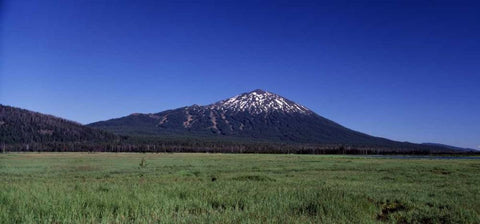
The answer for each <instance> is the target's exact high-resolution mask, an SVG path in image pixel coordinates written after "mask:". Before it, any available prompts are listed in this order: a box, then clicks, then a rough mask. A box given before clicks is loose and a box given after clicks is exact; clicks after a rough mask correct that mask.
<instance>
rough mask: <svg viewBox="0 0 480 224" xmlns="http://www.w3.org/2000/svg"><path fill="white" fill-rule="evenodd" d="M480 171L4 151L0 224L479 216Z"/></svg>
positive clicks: (451, 163) (273, 158) (448, 165)
mask: <svg viewBox="0 0 480 224" xmlns="http://www.w3.org/2000/svg"><path fill="white" fill-rule="evenodd" d="M142 160H143V162H142ZM479 174H480V160H425V159H413V160H401V159H382V158H361V157H352V156H317V155H254V154H126V153H118V154H108V153H97V154H88V153H42V154H38V153H27V154H2V155H0V189H1V190H0V223H99V222H103V223H173V222H175V223H381V222H388V223H398V222H400V223H480V187H479V186H480V175H479Z"/></svg>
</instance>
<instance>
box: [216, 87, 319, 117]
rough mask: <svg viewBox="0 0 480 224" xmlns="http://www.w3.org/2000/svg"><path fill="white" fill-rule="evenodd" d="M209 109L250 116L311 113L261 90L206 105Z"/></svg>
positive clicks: (302, 107) (300, 106) (304, 108)
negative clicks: (277, 113)
mask: <svg viewBox="0 0 480 224" xmlns="http://www.w3.org/2000/svg"><path fill="white" fill-rule="evenodd" d="M207 108H209V109H216V110H225V111H233V112H245V111H246V112H249V113H252V114H260V113H269V112H273V111H280V112H285V113H302V114H311V113H313V112H312V111H311V110H309V109H308V108H306V107H304V106H302V105H300V104H297V103H295V102H293V101H290V100H288V99H285V98H283V97H281V96H279V95H277V94H274V93H270V92H267V91H263V90H254V91H252V92H249V93H244V94H240V95H237V96H234V97H232V98H229V99H226V100H222V101H219V102H217V103H214V104H211V105H208V106H207Z"/></svg>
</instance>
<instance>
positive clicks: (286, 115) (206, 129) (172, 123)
mask: <svg viewBox="0 0 480 224" xmlns="http://www.w3.org/2000/svg"><path fill="white" fill-rule="evenodd" d="M88 126H90V127H94V128H99V129H102V130H106V131H110V132H113V133H116V134H121V135H149V136H183V137H185V136H188V137H202V136H203V137H218V138H238V139H249V140H263V141H276V142H292V143H319V144H348V145H375V146H389V147H390V146H395V147H411V146H413V145H414V144H410V143H401V142H395V141H391V140H388V139H384V138H378V137H373V136H370V135H367V134H363V133H360V132H357V131H354V130H351V129H348V128H346V127H343V126H341V125H339V124H337V123H335V122H333V121H331V120H328V119H326V118H324V117H322V116H320V115H318V114H316V113H315V112H313V111H312V110H310V109H308V108H307V107H305V106H302V105H300V104H297V103H295V102H293V101H291V100H289V99H286V98H284V97H282V96H279V95H277V94H274V93H271V92H267V91H263V90H260V89H257V90H254V91H251V92H248V93H243V94H240V95H237V96H234V97H232V98H229V99H225V100H221V101H218V102H216V103H213V104H210V105H205V106H199V105H192V106H187V107H181V108H177V109H173V110H167V111H163V112H159V113H149V114H142V113H135V114H131V115H129V116H126V117H121V118H116V119H111V120H107V121H100V122H95V123H92V124H89V125H88Z"/></svg>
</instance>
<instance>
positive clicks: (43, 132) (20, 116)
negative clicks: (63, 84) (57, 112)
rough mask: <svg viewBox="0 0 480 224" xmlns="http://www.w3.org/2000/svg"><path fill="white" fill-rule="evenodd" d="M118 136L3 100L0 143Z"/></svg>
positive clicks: (100, 139) (92, 139)
mask: <svg viewBox="0 0 480 224" xmlns="http://www.w3.org/2000/svg"><path fill="white" fill-rule="evenodd" d="M116 138H118V137H117V136H115V135H114V134H111V133H108V132H106V131H102V130H98V129H94V128H90V127H86V126H83V125H81V124H79V123H76V122H73V121H69V120H66V119H63V118H58V117H55V116H52V115H46V114H41V113H37V112H33V111H29V110H25V109H20V108H16V107H11V106H5V105H1V104H0V143H3V144H21V143H46V142H104V141H111V140H114V139H116Z"/></svg>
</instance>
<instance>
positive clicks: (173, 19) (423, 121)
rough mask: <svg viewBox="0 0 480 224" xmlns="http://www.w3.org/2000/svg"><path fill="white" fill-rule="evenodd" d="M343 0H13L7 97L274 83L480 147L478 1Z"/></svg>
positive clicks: (315, 106) (205, 98) (176, 99)
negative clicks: (270, 0) (166, 0)
mask: <svg viewBox="0 0 480 224" xmlns="http://www.w3.org/2000/svg"><path fill="white" fill-rule="evenodd" d="M0 2H1V0H0ZM332 2H335V4H334V3H332ZM332 2H330V3H318V1H312V2H308V1H300V2H299V1H292V2H290V3H288V2H282V3H280V2H279V1H274V2H266V1H258V2H254V1H251V2H247V3H246V2H245V1H236V2H233V1H218V2H213V1H202V2H201V1H197V2H189V1H176V2H169V3H166V2H164V1H128V2H127V1H113V0H112V1H106V0H105V1H81V0H72V1H69V0H59V1H47V0H42V1H40V0H39V1H27V0H20V1H18V0H3V5H2V6H1V8H0V10H1V11H0V12H1V17H0V19H1V36H0V37H1V45H0V46H1V48H0V49H1V51H0V63H1V67H0V69H1V70H0V72H1V73H0V103H2V104H7V105H12V106H17V107H22V108H27V109H30V110H34V111H39V112H42V113H48V114H53V115H56V116H60V117H64V118H67V119H71V120H75V121H79V122H81V123H90V122H94V121H98V120H105V119H109V118H114V117H119V116H125V115H128V114H130V113H133V112H159V111H163V110H165V109H172V108H177V107H181V106H185V105H191V104H201V105H203V104H209V103H212V102H215V101H217V100H221V99H224V98H227V97H231V96H233V95H236V94H238V93H242V92H246V91H250V90H253V89H257V88H261V89H265V90H268V91H271V92H274V93H278V94H280V95H282V96H285V97H287V98H289V99H291V100H293V101H296V102H297V103H300V104H303V105H305V106H307V107H309V108H310V109H312V110H314V111H315V112H317V113H318V114H320V115H322V116H324V117H327V118H329V119H332V120H334V121H336V122H338V123H340V124H342V125H344V126H347V127H349V128H352V129H355V130H359V131H362V132H365V133H368V134H372V135H376V136H382V137H387V138H391V139H395V140H400V141H411V142H440V143H445V144H452V145H457V146H465V147H471V148H477V147H479V146H480V13H479V12H480V6H479V5H475V4H474V3H473V1H472V2H459V1H451V2H435V1H427V2H420V1H398V2H385V1H375V2H361V1H355V2H353V1H351V2H343V3H338V1H332Z"/></svg>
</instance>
